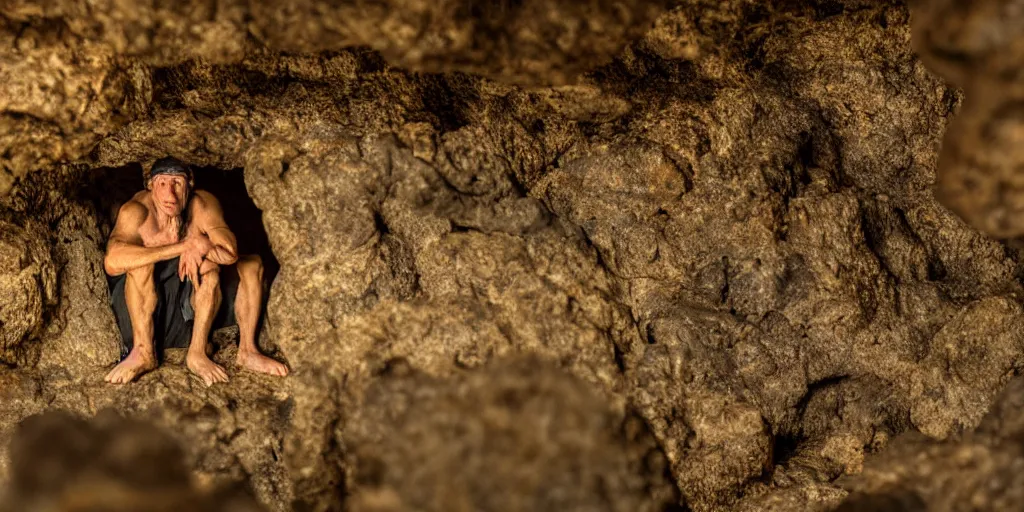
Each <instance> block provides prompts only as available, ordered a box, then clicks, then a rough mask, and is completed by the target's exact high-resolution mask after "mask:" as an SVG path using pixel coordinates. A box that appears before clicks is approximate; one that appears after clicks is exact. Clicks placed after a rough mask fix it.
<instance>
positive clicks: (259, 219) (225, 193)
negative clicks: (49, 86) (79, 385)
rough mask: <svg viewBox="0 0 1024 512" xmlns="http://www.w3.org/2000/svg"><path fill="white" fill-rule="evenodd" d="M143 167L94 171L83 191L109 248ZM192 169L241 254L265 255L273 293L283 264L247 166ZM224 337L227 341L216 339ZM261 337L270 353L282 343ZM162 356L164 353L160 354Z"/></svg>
mask: <svg viewBox="0 0 1024 512" xmlns="http://www.w3.org/2000/svg"><path fill="white" fill-rule="evenodd" d="M142 169H143V167H142V165H140V164H138V163H132V164H129V165H126V166H123V167H117V168H102V169H97V170H94V171H92V172H91V173H89V175H88V176H89V180H88V181H87V182H86V183H85V184H84V185H83V186H82V188H81V189H79V191H78V193H79V200H80V201H82V202H84V203H87V204H92V205H93V207H94V209H95V211H96V212H97V224H98V226H99V229H100V234H101V235H102V240H101V241H100V243H101V245H102V249H103V250H104V252H105V249H106V243H107V240H109V238H110V233H111V231H112V230H113V228H114V223H115V221H116V218H117V213H118V211H119V209H120V207H121V206H122V205H123V204H124V203H125V202H127V201H129V200H131V198H132V197H133V196H134V195H135V194H137V193H138V192H140V191H142V190H143V189H144V187H145V183H144V179H143V176H144V174H143V170H142ZM192 171H193V175H194V176H195V185H194V186H195V189H196V190H205V191H207V192H210V193H211V194H213V195H214V197H216V198H217V200H218V201H219V202H220V205H221V209H222V211H223V213H224V220H225V221H226V222H227V224H228V227H229V228H230V229H231V231H232V233H234V235H235V238H236V240H237V243H238V255H239V256H245V255H254V254H255V255H258V256H260V258H261V259H262V261H263V278H264V281H263V282H264V293H265V294H266V293H268V292H269V290H270V285H271V284H272V283H273V282H274V279H275V277H276V276H277V273H278V272H279V271H280V269H281V265H280V263H279V262H278V260H277V258H276V257H275V255H274V253H273V251H272V250H271V247H270V241H269V238H268V236H267V233H266V230H265V228H264V226H263V212H262V211H261V210H260V209H259V208H258V207H257V206H256V204H255V203H254V202H253V200H252V198H250V197H249V194H248V192H247V190H246V188H245V174H244V172H243V170H242V169H231V170H223V169H219V168H214V167H195V166H193V167H192ZM96 264H97V265H99V266H102V263H101V262H96ZM114 283H115V281H114V279H113V278H111V277H109V276H108V277H107V284H108V287H110V288H109V289H110V290H113V285H114ZM263 300H264V309H263V311H262V312H261V321H260V326H261V327H259V329H261V330H262V328H263V327H264V326H265V324H264V322H265V319H266V310H265V307H266V303H267V302H266V301H267V297H266V295H265V296H264V299H263ZM216 331H218V329H216V328H215V329H214V332H216ZM225 332H227V333H228V336H229V338H224V339H221V338H217V337H213V338H214V343H215V344H220V343H223V342H224V341H226V340H227V339H230V338H231V337H232V336H233V335H231V334H230V332H231V331H225ZM211 335H213V332H211ZM219 339H221V340H222V341H220V342H218V341H216V340H219ZM257 340H258V343H259V346H260V347H261V349H262V350H264V351H269V352H274V351H275V350H276V344H275V343H273V342H271V341H270V340H268V339H266V336H264V335H261V334H257ZM158 357H160V356H159V355H158Z"/></svg>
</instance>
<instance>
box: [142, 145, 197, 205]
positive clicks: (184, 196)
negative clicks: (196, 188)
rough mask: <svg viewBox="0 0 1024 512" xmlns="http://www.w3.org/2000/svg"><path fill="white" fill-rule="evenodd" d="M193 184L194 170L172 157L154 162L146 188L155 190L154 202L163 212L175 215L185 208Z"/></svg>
mask: <svg viewBox="0 0 1024 512" xmlns="http://www.w3.org/2000/svg"><path fill="white" fill-rule="evenodd" d="M192 185H193V180H192V170H191V169H189V167H188V165H186V164H185V163H184V162H182V161H181V160H178V159H176V158H171V157H166V158H161V159H160V160H157V161H156V162H155V163H153V167H152V168H151V169H150V171H149V176H148V177H147V178H146V189H147V190H150V191H152V192H153V203H155V204H156V207H157V208H158V209H159V210H160V211H161V212H163V213H165V214H167V215H171V216H174V217H177V216H178V215H181V212H182V210H184V209H185V205H186V204H187V203H188V197H189V194H191V193H192Z"/></svg>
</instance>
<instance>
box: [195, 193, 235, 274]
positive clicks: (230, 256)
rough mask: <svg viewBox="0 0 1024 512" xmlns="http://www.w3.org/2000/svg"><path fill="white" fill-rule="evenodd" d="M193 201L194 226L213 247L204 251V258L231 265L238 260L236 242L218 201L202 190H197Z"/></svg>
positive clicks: (219, 263)
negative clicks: (206, 251)
mask: <svg viewBox="0 0 1024 512" xmlns="http://www.w3.org/2000/svg"><path fill="white" fill-rule="evenodd" d="M193 201H194V202H195V203H196V205H195V208H196V211H195V213H196V215H195V217H194V219H195V222H194V227H195V229H197V230H199V233H201V234H203V235H206V236H207V237H209V239H210V242H211V243H212V244H213V249H210V252H208V253H206V259H207V260H209V261H212V262H214V263H216V264H218V265H231V264H233V263H234V262H236V261H238V242H237V241H236V240H235V234H234V233H232V232H231V229H229V228H228V223H227V222H225V221H224V211H223V210H221V207H220V201H217V198H216V197H214V196H213V194H211V193H209V192H206V191H204V190H197V191H196V197H195V198H194V199H193Z"/></svg>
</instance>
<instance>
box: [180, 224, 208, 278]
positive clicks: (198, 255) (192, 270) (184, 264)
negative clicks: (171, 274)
mask: <svg viewBox="0 0 1024 512" xmlns="http://www.w3.org/2000/svg"><path fill="white" fill-rule="evenodd" d="M212 249H213V242H210V239H209V237H207V236H206V235H204V234H202V233H198V232H193V233H191V234H189V236H188V237H187V238H186V239H185V252H183V253H182V254H181V259H180V260H179V261H178V279H180V280H182V281H184V280H185V279H186V278H188V279H189V280H190V281H192V286H199V267H200V266H201V265H202V264H203V258H205V257H206V255H207V253H209V252H210V251H211V250H212Z"/></svg>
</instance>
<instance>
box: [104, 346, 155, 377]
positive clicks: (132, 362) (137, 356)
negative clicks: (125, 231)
mask: <svg viewBox="0 0 1024 512" xmlns="http://www.w3.org/2000/svg"><path fill="white" fill-rule="evenodd" d="M154 368H156V358H154V357H153V355H152V354H145V353H144V351H142V350H134V349H133V350H132V351H131V353H130V354H128V357H126V358H124V361H121V362H120V363H117V366H115V367H114V369H113V370H110V373H108V374H107V376H106V377H104V378H103V380H104V381H106V382H109V383H111V384H127V383H129V382H131V381H133V380H135V378H136V377H138V376H139V375H142V374H143V373H146V372H148V371H150V370H152V369H154Z"/></svg>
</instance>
